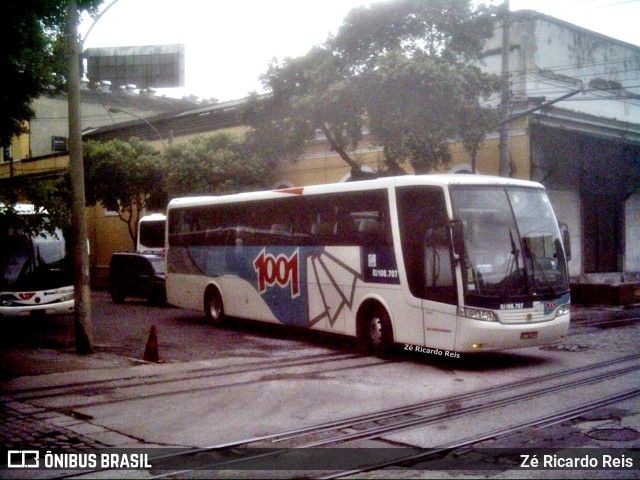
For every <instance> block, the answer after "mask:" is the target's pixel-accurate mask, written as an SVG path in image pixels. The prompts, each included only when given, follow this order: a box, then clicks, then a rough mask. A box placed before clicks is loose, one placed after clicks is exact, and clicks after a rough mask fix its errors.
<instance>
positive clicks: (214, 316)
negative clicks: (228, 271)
mask: <svg viewBox="0 0 640 480" xmlns="http://www.w3.org/2000/svg"><path fill="white" fill-rule="evenodd" d="M204 313H205V315H206V316H207V320H208V321H209V323H212V324H213V325H222V324H223V323H224V321H225V315H224V304H223V303H222V296H221V295H220V292H219V291H218V289H217V288H215V287H209V288H207V291H206V292H205V294H204Z"/></svg>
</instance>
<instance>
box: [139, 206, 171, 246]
mask: <svg viewBox="0 0 640 480" xmlns="http://www.w3.org/2000/svg"><path fill="white" fill-rule="evenodd" d="M166 220H167V217H166V216H165V215H164V214H162V213H151V214H149V215H145V216H143V217H142V218H141V219H140V221H139V222H138V238H137V240H136V252H138V253H147V252H153V253H156V254H160V255H163V254H164V232H165V224H166Z"/></svg>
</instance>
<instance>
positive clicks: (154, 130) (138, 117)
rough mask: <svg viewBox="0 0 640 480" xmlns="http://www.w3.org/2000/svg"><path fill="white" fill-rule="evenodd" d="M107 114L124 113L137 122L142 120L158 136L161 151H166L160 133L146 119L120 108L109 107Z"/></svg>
mask: <svg viewBox="0 0 640 480" xmlns="http://www.w3.org/2000/svg"><path fill="white" fill-rule="evenodd" d="M107 111H108V112H109V113H126V114H127V115H131V116H132V117H135V118H137V119H138V120H142V121H143V122H144V123H145V124H146V125H147V126H148V127H149V128H150V129H151V130H153V132H154V133H155V134H156V135H157V136H158V139H159V140H160V143H162V150H166V149H167V145H166V143H165V142H164V138H163V137H162V135H160V132H159V131H158V129H157V128H156V127H154V126H153V125H152V124H151V123H150V122H149V121H148V120H147V119H146V118H144V117H142V116H140V115H138V114H136V113H133V112H130V111H128V110H123V109H122V108H118V107H109V109H108V110H107Z"/></svg>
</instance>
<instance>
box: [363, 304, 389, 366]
mask: <svg viewBox="0 0 640 480" xmlns="http://www.w3.org/2000/svg"><path fill="white" fill-rule="evenodd" d="M361 328H362V330H361V331H360V333H359V335H358V337H359V340H360V342H359V343H360V346H361V350H363V351H364V352H366V353H367V354H369V355H375V356H376V357H378V358H389V356H390V355H391V350H392V348H393V343H394V342H393V330H392V328H391V319H390V317H389V314H388V313H387V310H386V309H385V308H384V307H383V306H382V305H380V304H379V303H374V304H372V305H370V306H369V307H368V308H367V309H366V310H365V313H364V317H363V322H362V323H361Z"/></svg>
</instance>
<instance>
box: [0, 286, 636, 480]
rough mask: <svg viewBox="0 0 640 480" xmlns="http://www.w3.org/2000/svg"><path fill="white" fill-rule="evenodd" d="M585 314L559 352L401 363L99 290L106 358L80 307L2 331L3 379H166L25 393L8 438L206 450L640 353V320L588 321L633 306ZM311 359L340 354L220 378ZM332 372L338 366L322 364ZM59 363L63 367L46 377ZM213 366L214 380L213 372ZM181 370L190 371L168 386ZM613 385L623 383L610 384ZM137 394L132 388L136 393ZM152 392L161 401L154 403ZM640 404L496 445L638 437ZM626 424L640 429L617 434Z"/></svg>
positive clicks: (336, 342) (7, 414)
mask: <svg viewBox="0 0 640 480" xmlns="http://www.w3.org/2000/svg"><path fill="white" fill-rule="evenodd" d="M577 313H578V314H577V315H576V317H577V318H578V321H577V322H576V325H575V327H574V329H573V332H574V335H572V336H570V337H568V338H567V339H566V340H565V341H564V342H563V343H561V344H560V345H557V346H555V347H552V348H543V349H538V348H532V349H524V350H518V351H512V352H502V353H496V354H491V355H480V356H473V355H463V356H462V357H461V358H459V359H441V358H438V357H435V356H433V355H428V354H423V353H416V352H404V351H402V350H400V351H399V352H398V353H397V355H396V357H395V358H394V359H393V361H392V362H382V361H380V360H379V359H374V358H369V357H360V358H357V357H356V356H354V358H350V357H351V353H353V351H354V344H353V342H352V341H350V340H345V339H341V338H336V337H332V336H327V335H320V334H317V333H314V332H304V331H293V330H286V329H282V328H276V327H273V326H270V325H260V324H255V323H251V322H237V323H235V324H234V325H233V326H230V327H227V328H216V327H213V326H211V325H208V324H207V323H206V322H205V320H204V316H203V315H201V314H199V313H198V312H185V311H182V310H178V309H173V308H158V307H151V306H149V305H147V304H146V303H144V302H133V301H130V302H127V303H126V304H125V305H114V304H113V303H111V301H110V299H109V297H108V296H107V295H106V294H105V293H103V292H95V293H94V334H95V342H94V343H95V345H96V351H97V353H96V354H95V355H90V356H85V357H78V356H77V355H75V354H74V353H73V319H72V318H70V317H57V318H56V317H51V318H45V319H31V318H27V319H24V320H22V321H15V322H9V323H5V327H6V332H7V334H6V335H5V336H3V337H2V340H0V344H1V347H2V348H1V352H0V355H1V357H2V358H0V360H1V361H2V365H3V372H2V373H3V377H4V379H9V378H13V377H19V378H14V379H13V380H11V381H8V382H5V383H4V384H3V389H4V391H5V393H7V398H9V395H12V394H13V392H16V391H20V390H21V389H24V388H34V387H35V388H40V389H42V391H43V392H49V391H50V389H55V388H59V387H65V386H68V385H70V384H73V383H74V382H84V381H100V382H104V381H108V380H110V379H111V378H115V379H119V378H122V379H125V378H132V377H133V378H139V379H141V381H142V380H145V381H146V380H148V379H157V380H161V381H162V385H161V386H160V387H159V388H160V390H158V389H156V390H154V389H153V388H155V387H149V386H140V387H139V388H138V387H137V386H134V387H133V388H115V387H113V386H109V385H108V384H107V383H104V384H102V383H101V384H100V385H104V388H102V387H101V388H96V389H89V390H86V391H82V392H75V393H73V392H72V393H71V394H69V395H66V396H64V397H55V396H51V397H47V396H45V397H43V398H41V399H39V400H28V401H20V400H19V399H15V398H12V399H11V401H10V402H9V403H5V402H3V405H2V406H3V411H2V418H1V420H2V428H0V434H1V436H2V438H3V443H4V445H6V446H14V447H16V446H19V445H27V446H28V445H31V446H37V447H42V448H51V447H60V448H82V447H96V446H125V445H126V446H132V445H133V446H135V445H140V444H145V445H165V446H206V445H212V444H216V443H219V442H224V441H231V440H237V439H240V438H246V437H248V436H251V435H257V434H264V433H273V432H274V431H281V430H283V429H287V428H293V427H299V426H301V425H312V424H316V423H318V422H321V421H326V420H327V419H335V418H341V417H345V416H348V415H355V414H359V413H363V412H364V411H378V410H382V409H386V408H390V407H394V406H401V405H406V404H409V403H412V402H418V401H423V400H424V399H431V398H440V397H446V396H449V395H452V394H456V393H463V392H470V391H474V390H478V389H480V388H484V387H487V386H490V385H498V384H503V383H506V382H510V381H515V380H521V379H525V378H529V377H531V376H535V375H541V374H544V373H545V372H548V373H551V372H555V371H561V370H564V369H569V368H573V367H576V366H580V365H585V364H588V363H593V362H596V361H599V360H602V359H606V358H614V357H618V356H621V355H624V354H630V353H638V352H639V351H640V348H639V347H638V342H637V338H638V336H639V335H640V325H638V324H636V323H631V324H621V325H620V326H618V327H616V328H606V329H603V328H601V327H592V326H591V327H590V326H589V324H590V323H593V321H594V320H596V319H599V318H602V317H604V316H611V315H614V316H633V315H634V312H633V311H622V310H615V311H612V310H610V309H603V310H592V311H590V312H586V311H579V312H577ZM152 325H156V326H157V330H158V340H159V352H160V356H161V357H162V358H163V359H164V360H165V362H164V363H163V364H161V365H157V364H144V365H143V364H142V362H141V361H140V359H141V358H142V354H143V352H144V347H145V344H146V341H147V338H148V335H149V331H150V329H151V326H152ZM305 355H306V356H312V355H327V356H335V357H336V358H338V360H337V361H336V362H335V363H333V364H329V363H327V365H321V366H319V365H315V366H311V367H306V366H303V367H300V368H295V369H289V370H286V371H279V370H277V369H276V368H274V369H273V370H270V369H269V368H267V369H262V370H246V371H241V372H239V373H237V372H236V373H234V374H233V375H230V376H226V375H222V374H221V372H224V369H225V368H228V367H230V366H236V365H242V366H260V365H262V364H265V365H266V364H267V363H268V362H274V361H279V360H281V359H291V358H296V357H301V356H305ZM114 367H117V368H114ZM321 368H322V369H326V371H319V370H320V369H321ZM52 372H63V373H57V374H53V375H40V374H44V373H52ZM210 373H211V375H210ZM201 374H204V375H205V376H206V378H200V376H201ZM34 375H36V376H34ZM194 375H195V376H194ZM175 376H178V377H180V376H185V377H187V376H190V378H188V379H187V378H185V379H184V381H179V382H175V383H166V382H165V380H166V379H168V378H171V377H175ZM209 377H210V378H209ZM180 380H182V379H181V378H180ZM601 388H603V389H607V388H612V389H616V388H618V387H617V386H615V385H613V384H612V385H608V384H607V383H606V382H605V383H603V384H602V385H601ZM162 389H165V390H162ZM594 393H595V392H594ZM136 394H139V395H140V397H138V398H136V397H135V395H136ZM589 394H590V392H589V390H588V389H586V390H585V391H584V392H583V393H581V395H582V396H584V397H586V396H588V395H589ZM127 395H129V396H131V397H132V398H131V399H130V400H127V399H126V398H125V397H126V396H127ZM145 395H150V397H149V398H146V399H145V398H144V396H145ZM3 396H4V394H3ZM569 397H571V395H569ZM569 400H572V399H571V398H569ZM578 400H580V401H582V400H584V399H583V398H579V399H578ZM550 401H551V400H550ZM83 402H84V403H83ZM83 405H84V406H83ZM548 406H549V402H546V404H545V402H544V401H542V402H541V403H540V405H539V407H532V408H531V409H530V410H532V411H535V410H536V409H537V408H540V409H542V408H547V407H548ZM451 408H459V407H458V406H455V405H453V406H452V407H451ZM639 410H640V409H638V405H637V399H633V400H632V401H628V402H626V403H623V404H620V405H617V406H615V407H611V408H608V409H605V410H604V411H602V412H600V413H598V414H594V415H593V416H585V417H584V418H581V419H578V421H575V422H569V423H566V422H565V423H563V424H562V425H559V426H556V427H551V428H550V429H541V430H540V431H539V434H537V435H534V436H531V435H530V434H529V435H528V436H526V437H525V438H518V437H517V435H516V436H513V437H511V440H510V441H508V440H505V439H500V440H497V441H496V442H494V443H491V442H489V443H488V445H487V446H490V447H492V446H500V447H502V446H514V445H518V446H522V445H527V444H531V442H532V441H538V442H539V443H538V445H545V446H554V445H559V446H562V447H571V446H600V447H602V446H612V447H625V448H631V447H638V446H640V440H639V438H640V433H639V432H640V411H639ZM511 412H515V413H510V411H509V410H504V411H503V412H500V414H501V416H502V417H503V418H504V419H505V421H507V420H509V418H513V417H514V416H518V413H517V409H516V410H511ZM461 428H463V427H461ZM594 431H602V434H603V435H604V434H605V432H606V434H607V435H613V436H612V439H607V438H605V439H604V440H602V439H600V438H598V432H596V433H594ZM616 431H617V432H620V433H621V434H623V433H624V434H633V435H631V436H630V437H629V438H628V439H625V438H622V437H616V433H615V432H616ZM611 432H613V434H612V433H611ZM446 434H447V429H446V428H444V429H440V430H438V429H431V430H428V429H427V430H422V431H420V430H417V431H416V430H414V431H412V432H411V434H410V435H404V434H403V435H400V436H398V437H393V438H392V440H394V441H400V442H402V441H403V440H405V441H406V440H412V443H414V444H416V445H421V446H430V445H432V444H433V445H436V444H438V442H439V441H441V439H440V438H439V437H441V436H442V435H446ZM621 438H622V439H621ZM565 440H566V441H565ZM505 442H506V443H505ZM629 478H631V477H629Z"/></svg>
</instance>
